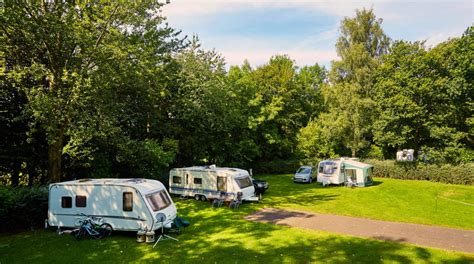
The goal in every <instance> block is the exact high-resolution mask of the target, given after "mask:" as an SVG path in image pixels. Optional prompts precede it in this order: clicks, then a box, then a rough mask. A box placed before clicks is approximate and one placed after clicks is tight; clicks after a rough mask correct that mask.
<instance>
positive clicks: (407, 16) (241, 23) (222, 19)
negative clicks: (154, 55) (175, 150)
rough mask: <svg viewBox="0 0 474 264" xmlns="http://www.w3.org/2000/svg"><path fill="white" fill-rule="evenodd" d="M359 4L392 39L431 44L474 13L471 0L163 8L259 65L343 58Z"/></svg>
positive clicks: (210, 41)
mask: <svg viewBox="0 0 474 264" xmlns="http://www.w3.org/2000/svg"><path fill="white" fill-rule="evenodd" d="M357 8H358V9H361V8H373V9H374V12H375V14H376V16H377V17H379V18H382V19H383V24H382V27H383V29H384V31H385V33H386V34H387V35H389V36H390V37H391V38H392V39H404V40H409V41H416V40H426V43H427V46H428V47H432V46H434V45H436V44H438V43H440V42H442V41H445V40H447V39H449V38H451V37H457V36H460V35H461V34H462V33H463V31H464V30H465V29H466V28H467V27H468V26H470V25H472V24H473V17H474V14H473V12H474V11H473V1H471V0H467V1H466V0H452V1H449V0H445V1H440V0H437V1H428V0H418V1H415V0H411V1H407V0H398V1H394V0H393V1H392V0H374V1H343V0H332V1H322V0H317V1H298V0H296V1H278V0H275V1H270V0H264V1H257V0H254V1H250V0H222V1H217V0H195V1H191V0H171V3H170V4H168V5H166V6H165V7H164V8H163V11H162V14H163V15H164V16H166V17H167V18H168V23H169V24H170V26H172V27H174V28H176V29H180V30H182V34H183V35H188V36H192V35H193V34H196V35H198V36H199V38H200V40H201V43H202V46H203V48H205V49H216V50H217V51H219V52H220V53H221V54H222V55H223V56H224V57H225V58H226V61H227V63H228V64H229V65H241V64H242V62H243V61H244V60H245V59H247V60H248V61H249V62H250V63H251V64H252V65H253V66H258V65H262V64H264V63H265V62H267V61H268V59H269V58H270V57H271V56H272V55H276V54H287V55H289V56H290V58H292V59H293V60H295V61H296V63H297V65H299V66H304V65H313V64H315V63H319V64H322V65H325V66H326V67H329V65H330V62H331V60H337V59H338V57H337V54H336V51H335V48H334V44H335V43H336V39H337V37H338V34H339V33H338V28H339V23H340V21H341V20H342V19H343V18H344V17H352V16H354V15H355V9H357Z"/></svg>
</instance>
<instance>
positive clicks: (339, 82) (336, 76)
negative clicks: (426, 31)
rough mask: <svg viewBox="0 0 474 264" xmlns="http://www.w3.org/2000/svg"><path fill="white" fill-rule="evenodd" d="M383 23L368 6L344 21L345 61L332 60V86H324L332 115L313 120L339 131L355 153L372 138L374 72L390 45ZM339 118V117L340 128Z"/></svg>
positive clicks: (340, 44)
mask: <svg viewBox="0 0 474 264" xmlns="http://www.w3.org/2000/svg"><path fill="white" fill-rule="evenodd" d="M381 23H382V20H381V19H376V17H375V15H374V13H373V11H372V10H366V9H363V10H357V11H356V16H355V17H354V18H345V19H344V20H343V21H342V22H341V27H340V32H341V36H340V37H339V39H338V40H337V43H336V51H337V53H338V55H339V57H341V60H340V61H334V62H333V63H332V68H331V71H330V73H329V84H330V85H328V86H325V87H324V89H323V94H324V99H325V104H326V107H327V114H328V115H329V116H325V118H324V119H316V121H313V122H321V123H323V124H322V126H321V127H323V128H326V129H330V130H331V131H332V130H335V131H339V138H340V139H341V142H342V143H343V144H344V146H346V147H347V148H349V149H351V153H352V156H355V155H356V154H357V153H358V152H359V151H360V150H361V149H363V148H364V147H366V146H367V145H368V144H369V142H370V138H371V135H370V127H371V125H372V116H373V114H374V113H373V108H374V105H375V104H374V102H373V101H372V100H371V94H372V92H373V85H374V83H373V82H374V81H373V74H372V73H373V71H374V70H375V69H376V68H377V67H378V65H380V57H381V56H382V55H383V54H385V53H387V50H388V48H389V45H390V39H389V38H388V37H387V36H386V35H385V34H384V33H383V30H382V28H381ZM335 120H338V122H337V126H338V128H337V129H335V128H334V126H335V125H336V123H335ZM331 122H333V124H331ZM324 134H328V133H324Z"/></svg>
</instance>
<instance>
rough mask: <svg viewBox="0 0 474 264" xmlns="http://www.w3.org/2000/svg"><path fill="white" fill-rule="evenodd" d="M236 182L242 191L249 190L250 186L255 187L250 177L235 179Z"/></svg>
mask: <svg viewBox="0 0 474 264" xmlns="http://www.w3.org/2000/svg"><path fill="white" fill-rule="evenodd" d="M235 181H236V182H237V184H238V185H239V187H240V188H241V189H244V188H247V187H249V186H253V184H252V180H250V177H243V178H235Z"/></svg>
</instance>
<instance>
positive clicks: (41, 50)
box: [0, 1, 176, 182]
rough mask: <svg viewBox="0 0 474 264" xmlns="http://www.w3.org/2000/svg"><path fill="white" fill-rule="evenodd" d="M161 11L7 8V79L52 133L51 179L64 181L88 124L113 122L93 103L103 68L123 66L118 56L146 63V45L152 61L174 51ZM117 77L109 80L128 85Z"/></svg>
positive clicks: (143, 6)
mask: <svg viewBox="0 0 474 264" xmlns="http://www.w3.org/2000/svg"><path fill="white" fill-rule="evenodd" d="M160 7H161V4H159V3H157V2H148V3H126V4H125V3H120V4H119V3H116V4H114V3H77V4H76V3H70V2H56V1H47V2H32V3H26V2H22V3H12V2H9V3H6V4H5V6H4V12H3V14H2V17H1V20H0V24H1V30H2V33H3V34H2V35H3V36H5V37H4V39H3V40H4V41H3V42H2V45H1V51H2V52H3V54H5V57H6V58H7V60H8V61H9V62H8V63H10V64H11V65H12V69H11V70H9V72H8V82H11V83H13V84H14V85H15V86H16V87H18V88H20V89H21V90H22V91H24V92H25V93H26V95H27V99H28V107H29V111H30V113H31V115H33V116H34V118H35V120H36V121H37V122H38V123H39V124H41V126H42V127H43V128H44V130H45V131H46V134H47V138H48V162H49V166H48V174H49V178H50V180H51V181H53V182H56V181H60V180H61V170H62V157H63V153H64V152H65V151H73V150H74V149H77V146H78V145H82V144H83V143H84V142H87V140H88V139H90V138H91V135H87V133H86V132H89V133H90V132H92V131H94V128H93V126H91V125H90V124H91V123H95V124H97V123H99V122H104V121H105V122H107V120H101V118H102V117H103V115H101V113H97V112H95V113H94V111H93V110H94V109H95V110H96V109H97V108H94V107H92V106H93V105H94V104H91V101H93V99H97V100H100V99H99V98H100V97H99V98H97V96H98V95H101V94H102V92H103V91H104V87H103V86H104V85H105V84H106V83H105V82H102V81H104V78H103V77H101V76H103V75H101V71H102V70H105V71H106V72H107V69H110V68H113V67H111V65H124V64H123V63H122V64H121V63H117V64H116V61H114V59H119V61H122V62H123V61H128V62H131V63H129V64H128V65H137V64H140V62H142V61H143V58H144V57H142V56H143V55H149V52H143V55H140V54H141V53H140V51H143V49H142V48H143V47H144V46H147V45H148V47H151V48H152V49H153V51H154V52H153V54H154V55H155V57H153V58H156V57H160V54H166V53H167V52H170V51H171V50H173V49H174V48H175V47H176V43H175V41H174V40H173V38H174V37H175V36H176V33H175V32H174V31H173V30H172V29H170V28H169V27H167V26H166V25H164V26H163V25H162V22H163V18H162V17H161V16H160V15H159V9H160ZM149 50H150V48H149V49H146V50H145V51H149ZM155 61H156V60H155ZM159 66H160V65H159V64H155V65H154V68H156V67H159ZM139 70H142V69H139ZM141 73H143V71H142V72H141ZM114 77H115V76H114V75H108V76H107V81H108V82H109V83H112V84H116V85H123V83H117V82H116V81H117V79H116V78H114ZM118 79H120V80H121V81H123V80H124V79H123V78H118ZM135 80H136V79H135ZM111 86H113V85H109V86H108V87H111ZM128 87H130V86H128ZM82 111H85V112H82ZM75 137H77V138H75ZM65 146H68V147H67V148H66V149H65V148H64V147H65Z"/></svg>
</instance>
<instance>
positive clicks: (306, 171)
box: [293, 166, 316, 183]
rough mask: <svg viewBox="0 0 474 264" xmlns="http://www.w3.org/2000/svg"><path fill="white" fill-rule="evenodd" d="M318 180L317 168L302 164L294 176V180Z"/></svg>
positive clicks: (310, 181)
mask: <svg viewBox="0 0 474 264" xmlns="http://www.w3.org/2000/svg"><path fill="white" fill-rule="evenodd" d="M313 180H316V169H314V168H313V167H311V166H301V167H300V168H299V169H298V170H297V171H296V173H295V176H293V182H307V183H312V182H313Z"/></svg>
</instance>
